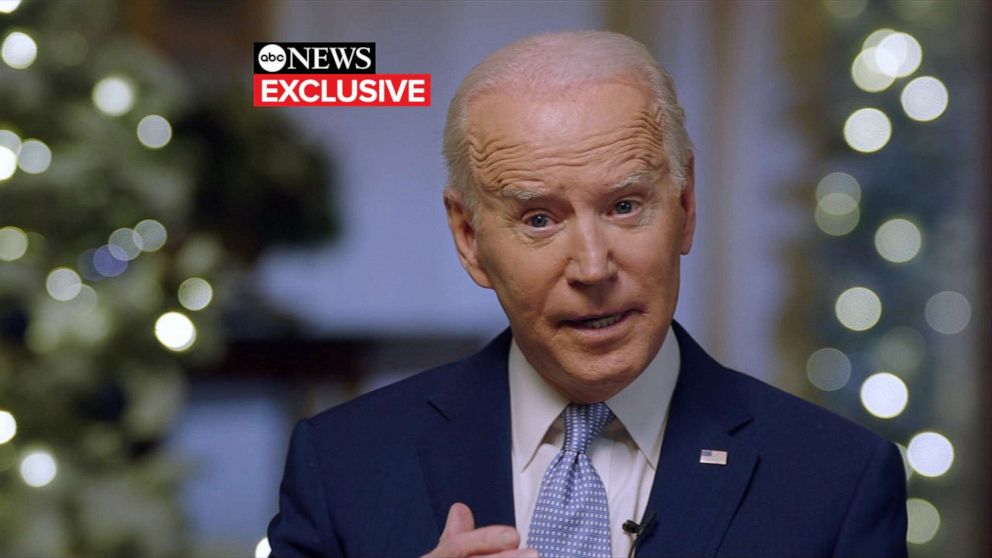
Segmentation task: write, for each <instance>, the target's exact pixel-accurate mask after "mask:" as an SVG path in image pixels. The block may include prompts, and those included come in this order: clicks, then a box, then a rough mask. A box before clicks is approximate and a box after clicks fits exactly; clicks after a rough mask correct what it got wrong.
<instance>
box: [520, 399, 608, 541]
mask: <svg viewBox="0 0 992 558" xmlns="http://www.w3.org/2000/svg"><path fill="white" fill-rule="evenodd" d="M611 420H613V412H612V411H610V409H609V407H607V406H606V403H595V404H593V405H575V404H571V405H569V406H568V407H566V408H565V445H564V446H563V447H562V449H561V451H560V452H558V455H556V456H555V458H554V459H553V460H552V461H551V465H548V470H547V471H545V473H544V478H543V479H542V480H541V491H540V492H539V493H538V495H537V505H536V506H535V507H534V517H533V519H531V523H530V533H529V534H528V536H527V546H528V547H530V548H533V549H536V550H537V551H538V552H539V553H540V555H541V558H570V557H576V556H581V557H583V558H586V557H605V558H609V557H610V556H611V555H612V554H611V544H610V508H609V506H608V504H607V501H606V489H605V488H604V487H603V481H602V480H600V478H599V475H598V474H597V473H596V469H594V468H593V466H592V460H590V459H589V456H588V455H586V450H587V449H589V444H590V443H592V441H593V440H594V439H596V437H597V436H599V433H600V432H602V430H603V428H604V427H606V425H607V424H609V423H610V421H611Z"/></svg>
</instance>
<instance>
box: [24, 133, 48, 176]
mask: <svg viewBox="0 0 992 558" xmlns="http://www.w3.org/2000/svg"><path fill="white" fill-rule="evenodd" d="M51 164H52V150H51V149H49V148H48V146H47V145H45V144H44V142H41V141H38V140H36V139H29V140H27V141H25V142H24V144H23V145H21V152H20V153H19V154H18V155H17V166H19V167H21V170H22V171H24V172H26V173H28V174H41V173H43V172H45V171H46V170H48V166H49V165H51Z"/></svg>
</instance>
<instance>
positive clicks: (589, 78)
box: [444, 31, 692, 216]
mask: <svg viewBox="0 0 992 558" xmlns="http://www.w3.org/2000/svg"><path fill="white" fill-rule="evenodd" d="M602 82H615V83H624V84H629V85H632V86H635V87H638V88H641V89H644V90H645V91H646V92H647V93H649V94H650V95H651V96H652V97H653V99H654V103H655V105H656V109H657V110H656V112H657V115H658V120H659V121H658V125H659V126H660V128H661V135H662V137H661V138H660V139H661V142H662V145H663V146H664V149H665V155H666V156H667V158H668V166H669V169H670V172H671V174H672V178H674V180H675V183H676V185H677V186H678V187H680V188H681V187H682V186H684V184H685V180H686V171H687V167H688V165H689V161H690V159H691V157H692V141H691V140H690V139H689V134H688V133H687V132H686V129H685V112H684V111H683V110H682V107H681V106H680V105H679V102H678V98H677V97H676V96H675V84H674V83H673V82H672V77H671V76H670V75H668V72H666V71H665V70H664V68H662V67H661V66H659V65H658V63H657V62H656V61H655V59H654V57H652V56H651V53H650V52H648V49H647V48H645V47H644V45H642V44H641V43H639V42H637V41H635V40H634V39H631V38H630V37H628V36H626V35H621V34H619V33H610V32H606V31H568V32H563V33H546V34H541V35H534V36H531V37H528V38H525V39H522V40H520V41H517V42H515V43H512V44H510V45H508V46H505V47H503V48H502V49H500V50H498V51H496V52H494V53H493V54H491V55H489V56H487V57H486V58H485V59H484V60H483V61H482V62H480V63H479V64H478V65H477V66H476V67H475V68H473V69H472V71H471V72H469V73H468V75H467V76H465V79H464V80H462V83H461V85H459V86H458V90H457V91H455V96H454V97H453V98H452V99H451V104H450V105H448V119H447V122H446V123H445V126H444V157H445V159H446V160H447V163H448V183H447V185H446V186H445V191H446V192H447V193H449V195H453V196H455V198H456V199H457V200H458V201H459V202H460V203H461V204H462V205H463V206H465V208H466V209H467V210H469V212H470V213H471V214H472V215H473V216H474V215H475V208H476V204H477V203H478V200H477V196H476V184H475V179H474V177H473V174H472V168H471V166H470V163H469V156H468V144H467V141H466V132H467V129H468V109H469V104H470V103H471V102H472V101H473V100H474V99H476V98H478V97H480V96H482V95H484V94H486V93H490V92H493V91H497V90H499V91H506V90H511V91H524V92H538V91H540V92H543V93H544V94H547V93H548V92H549V91H551V92H560V91H562V90H566V89H569V88H572V87H577V86H582V85H589V84H593V83H602Z"/></svg>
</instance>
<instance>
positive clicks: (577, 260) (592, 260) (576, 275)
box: [565, 221, 617, 285]
mask: <svg viewBox="0 0 992 558" xmlns="http://www.w3.org/2000/svg"><path fill="white" fill-rule="evenodd" d="M569 232H570V233H571V234H570V237H571V238H570V239H569V241H570V242H569V252H570V253H569V261H568V265H567V266H566V268H565V278H566V279H567V280H568V282H569V283H572V284H575V285H596V284H599V283H603V282H604V281H609V280H611V279H613V278H615V277H616V273H617V269H616V264H615V263H614V261H613V253H612V248H611V244H610V240H609V237H608V235H607V231H605V230H604V225H603V224H602V223H597V222H595V221H588V222H583V221H576V222H575V224H574V226H573V227H572V230H571V231H569Z"/></svg>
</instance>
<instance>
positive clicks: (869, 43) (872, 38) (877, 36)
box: [861, 27, 895, 50]
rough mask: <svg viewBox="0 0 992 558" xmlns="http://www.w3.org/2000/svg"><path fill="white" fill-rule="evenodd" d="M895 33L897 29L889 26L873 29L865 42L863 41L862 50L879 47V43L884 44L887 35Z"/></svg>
mask: <svg viewBox="0 0 992 558" xmlns="http://www.w3.org/2000/svg"><path fill="white" fill-rule="evenodd" d="M893 33H895V30H894V29H889V28H888V27H882V28H881V29H876V30H874V31H872V32H871V33H870V34H869V35H868V36H867V37H865V40H864V42H862V43H861V50H868V49H870V48H877V47H878V45H880V44H882V41H883V40H884V39H885V38H886V37H888V36H889V35H891V34H893Z"/></svg>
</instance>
